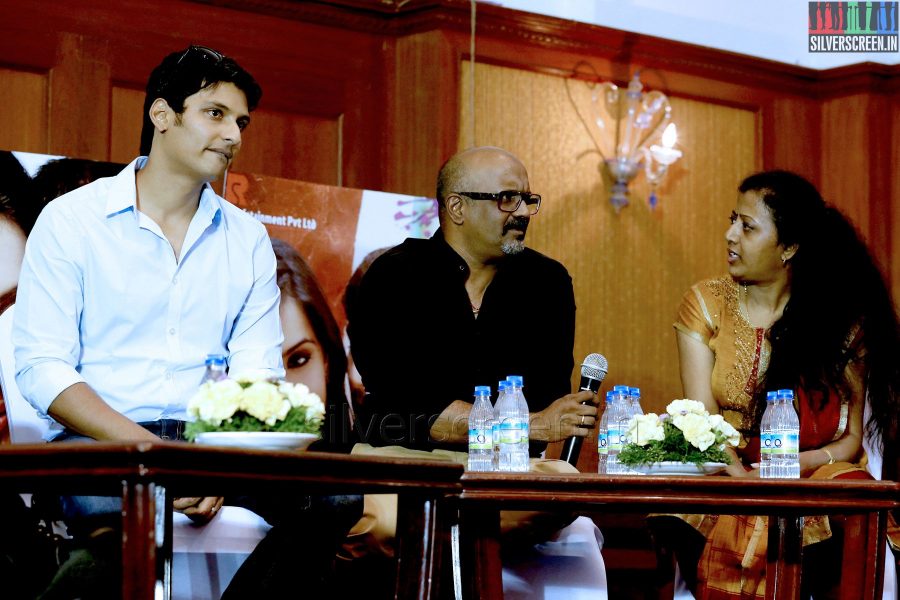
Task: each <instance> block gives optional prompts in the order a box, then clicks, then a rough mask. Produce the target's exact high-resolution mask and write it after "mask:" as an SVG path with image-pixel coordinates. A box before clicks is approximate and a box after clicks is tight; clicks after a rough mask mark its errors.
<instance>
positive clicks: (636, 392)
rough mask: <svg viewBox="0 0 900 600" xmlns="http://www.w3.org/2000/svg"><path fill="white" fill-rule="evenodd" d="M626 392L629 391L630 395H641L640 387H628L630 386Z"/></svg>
mask: <svg viewBox="0 0 900 600" xmlns="http://www.w3.org/2000/svg"><path fill="white" fill-rule="evenodd" d="M628 392H629V393H630V394H631V395H632V396H640V395H641V388H636V387H630V388H628Z"/></svg>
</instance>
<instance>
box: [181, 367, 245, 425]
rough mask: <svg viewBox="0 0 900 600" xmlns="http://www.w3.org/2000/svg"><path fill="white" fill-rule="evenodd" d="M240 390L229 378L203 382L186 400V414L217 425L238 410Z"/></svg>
mask: <svg viewBox="0 0 900 600" xmlns="http://www.w3.org/2000/svg"><path fill="white" fill-rule="evenodd" d="M241 391H242V390H241V386H240V385H239V384H238V383H237V382H235V381H233V380H231V379H223V380H221V381H217V382H207V383H204V384H203V385H201V386H200V388H199V389H198V390H197V393H195V394H194V396H193V397H192V398H191V399H190V400H188V406H187V411H188V414H190V415H192V416H194V417H195V418H198V419H200V420H202V421H206V422H208V423H212V424H213V425H215V426H216V427H218V426H219V425H221V424H222V421H225V420H227V419H230V418H231V417H232V416H234V413H235V412H236V411H237V410H238V407H239V404H240V402H239V401H240V396H241Z"/></svg>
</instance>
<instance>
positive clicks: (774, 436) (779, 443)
mask: <svg viewBox="0 0 900 600" xmlns="http://www.w3.org/2000/svg"><path fill="white" fill-rule="evenodd" d="M786 438H787V436H786V435H785V434H784V433H783V432H780V431H773V432H772V433H770V434H769V440H770V445H769V454H771V455H773V456H774V455H779V456H780V455H782V454H784V453H785V452H787V449H786V448H785V442H786Z"/></svg>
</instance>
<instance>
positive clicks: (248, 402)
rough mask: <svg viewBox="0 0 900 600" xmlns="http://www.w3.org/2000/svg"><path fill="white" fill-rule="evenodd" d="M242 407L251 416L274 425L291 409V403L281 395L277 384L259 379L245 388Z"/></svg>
mask: <svg viewBox="0 0 900 600" xmlns="http://www.w3.org/2000/svg"><path fill="white" fill-rule="evenodd" d="M240 408H241V410H243V411H244V412H246V413H247V414H249V415H250V416H252V417H256V418H257V419H259V420H260V421H264V422H265V423H266V425H269V426H272V425H274V424H275V423H276V422H278V421H283V420H284V418H285V417H286V416H287V414H288V411H290V410H291V403H290V402H289V401H288V400H287V399H286V398H285V397H284V396H282V395H281V393H280V392H279V391H278V388H277V387H276V386H275V385H273V384H271V383H269V382H268V381H257V382H256V383H253V384H251V385H250V386H249V387H247V388H245V389H244V391H243V393H242V394H241V405H240Z"/></svg>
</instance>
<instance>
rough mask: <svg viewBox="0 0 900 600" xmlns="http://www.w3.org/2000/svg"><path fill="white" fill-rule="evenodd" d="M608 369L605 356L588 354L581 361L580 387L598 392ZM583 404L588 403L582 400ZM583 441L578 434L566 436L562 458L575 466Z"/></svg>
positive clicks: (582, 389) (583, 389)
mask: <svg viewBox="0 0 900 600" xmlns="http://www.w3.org/2000/svg"><path fill="white" fill-rule="evenodd" d="M607 371H609V363H608V362H607V360H606V357H605V356H603V355H602V354H597V353H594V354H588V355H587V356H586V357H585V358H584V362H583V363H581V387H580V388H579V389H580V390H581V391H590V392H593V393H594V394H596V393H597V392H598V391H600V384H601V383H603V379H604V378H605V377H606V373H607ZM582 404H588V403H587V402H582ZM582 442H584V438H583V437H579V436H577V435H573V436H572V437H570V438H566V441H565V442H563V448H562V454H560V459H562V460H564V461H566V462H567V463H569V464H570V465H572V466H573V467H574V466H575V464H576V463H577V462H578V455H579V454H580V453H581V444H582Z"/></svg>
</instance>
